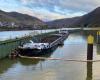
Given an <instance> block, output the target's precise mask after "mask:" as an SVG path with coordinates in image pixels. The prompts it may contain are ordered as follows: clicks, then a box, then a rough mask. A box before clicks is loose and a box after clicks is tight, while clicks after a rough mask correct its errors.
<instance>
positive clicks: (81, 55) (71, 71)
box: [0, 34, 100, 80]
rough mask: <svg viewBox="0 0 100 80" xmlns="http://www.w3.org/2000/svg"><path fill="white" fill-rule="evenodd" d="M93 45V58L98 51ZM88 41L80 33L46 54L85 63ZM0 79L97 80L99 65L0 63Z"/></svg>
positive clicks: (53, 61) (44, 61) (65, 62)
mask: <svg viewBox="0 0 100 80" xmlns="http://www.w3.org/2000/svg"><path fill="white" fill-rule="evenodd" d="M99 49H100V48H99V46H98V48H97V46H96V45H94V59H99V60H100V50H99ZM86 52H87V42H86V39H85V37H84V36H82V35H80V34H71V35H70V36H69V37H68V39H66V40H65V42H64V45H63V46H62V47H58V48H57V49H55V50H54V51H53V53H51V54H50V55H47V56H48V57H52V58H64V59H78V60H79V59H81V60H86ZM0 80H100V62H94V63H87V62H67V61H60V60H58V61H55V60H36V59H21V58H17V59H15V60H11V59H7V58H6V59H3V60H0Z"/></svg>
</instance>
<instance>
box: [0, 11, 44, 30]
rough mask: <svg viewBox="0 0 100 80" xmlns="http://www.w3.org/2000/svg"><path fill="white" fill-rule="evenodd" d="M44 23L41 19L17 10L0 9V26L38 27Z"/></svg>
mask: <svg viewBox="0 0 100 80" xmlns="http://www.w3.org/2000/svg"><path fill="white" fill-rule="evenodd" d="M40 25H41V26H43V25H46V24H45V23H44V22H43V21H42V20H40V19H38V18H36V17H33V16H30V15H27V14H22V13H18V12H4V11H2V10H0V27H19V28H20V27H21V28H23V29H24V28H25V27H27V29H28V27H29V28H31V29H32V28H33V29H34V28H35V29H36V28H39V27H40Z"/></svg>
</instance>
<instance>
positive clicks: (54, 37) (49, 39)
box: [18, 31, 69, 56]
mask: <svg viewBox="0 0 100 80" xmlns="http://www.w3.org/2000/svg"><path fill="white" fill-rule="evenodd" d="M68 34H69V33H68V31H66V32H65V31H59V33H57V34H49V35H47V36H45V37H42V38H41V40H40V42H33V40H30V41H29V42H28V43H25V44H23V45H21V46H19V47H18V52H19V54H20V55H25V56H41V55H45V54H48V52H50V51H52V49H53V48H54V47H56V46H58V45H59V44H63V41H64V40H65V39H66V38H67V37H68Z"/></svg>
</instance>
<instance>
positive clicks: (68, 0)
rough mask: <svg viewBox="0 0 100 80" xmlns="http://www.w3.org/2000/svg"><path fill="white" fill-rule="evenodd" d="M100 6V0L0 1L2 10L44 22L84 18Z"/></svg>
mask: <svg viewBox="0 0 100 80" xmlns="http://www.w3.org/2000/svg"><path fill="white" fill-rule="evenodd" d="M99 6H100V0H0V9H1V10H3V11H6V12H12V11H13V12H14V11H16V12H19V13H23V14H29V15H31V16H35V17H37V18H39V19H41V20H43V21H51V20H55V19H62V18H71V17H76V16H82V15H84V14H87V13H89V12H90V11H92V10H93V9H95V8H97V7H99Z"/></svg>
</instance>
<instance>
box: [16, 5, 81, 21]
mask: <svg viewBox="0 0 100 80" xmlns="http://www.w3.org/2000/svg"><path fill="white" fill-rule="evenodd" d="M17 12H21V13H24V14H29V15H32V16H35V17H38V18H39V19H41V20H44V21H49V20H55V19H62V18H70V17H74V16H78V15H82V13H80V12H78V13H73V14H71V15H70V13H67V14H66V15H63V14H59V13H57V12H50V11H48V10H46V9H40V8H39V9H37V8H36V9H30V8H27V7H23V8H20V9H19V10H17Z"/></svg>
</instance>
